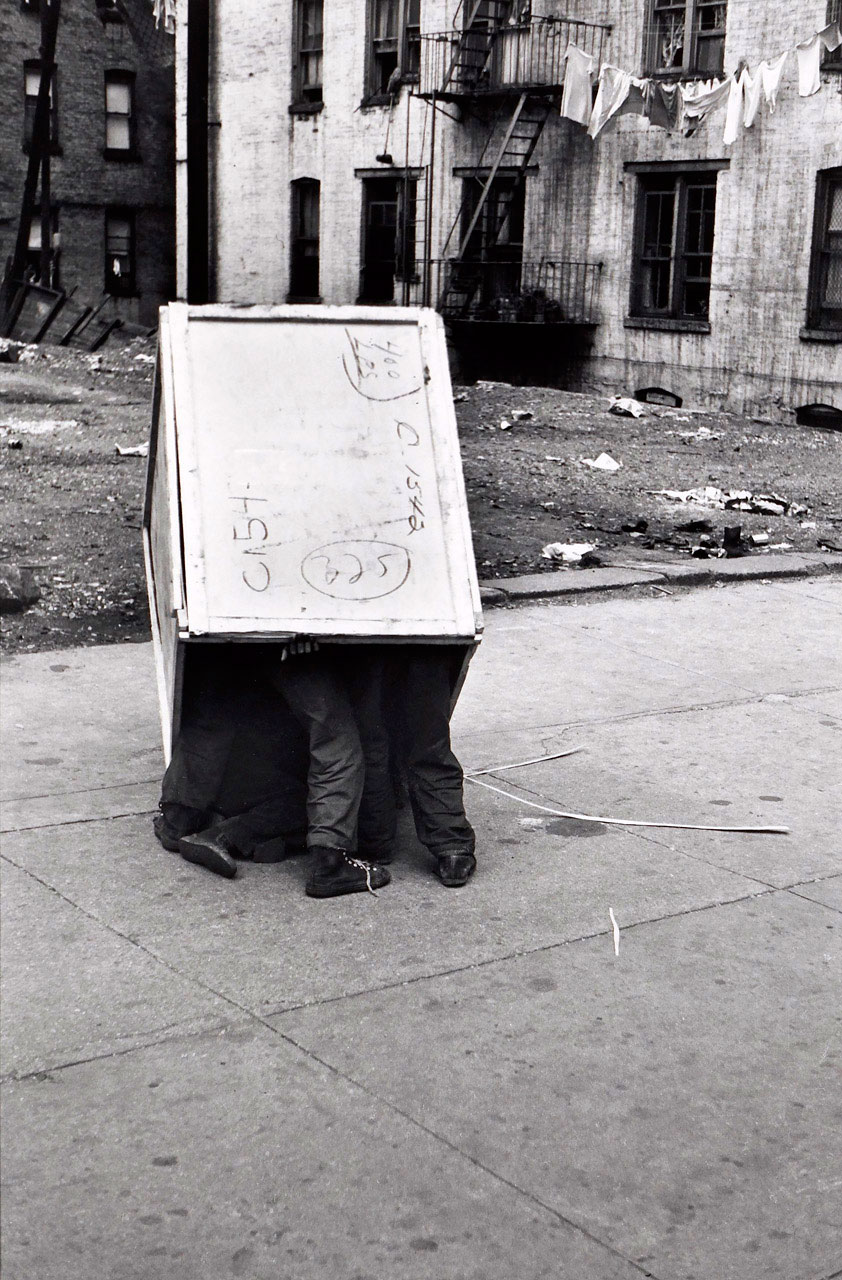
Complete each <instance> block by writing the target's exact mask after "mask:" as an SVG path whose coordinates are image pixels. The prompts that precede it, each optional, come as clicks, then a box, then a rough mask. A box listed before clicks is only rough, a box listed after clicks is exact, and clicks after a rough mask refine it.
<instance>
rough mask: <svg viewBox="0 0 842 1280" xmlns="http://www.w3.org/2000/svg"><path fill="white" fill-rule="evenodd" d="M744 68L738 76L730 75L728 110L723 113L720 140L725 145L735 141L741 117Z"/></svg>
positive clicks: (727, 145)
mask: <svg viewBox="0 0 842 1280" xmlns="http://www.w3.org/2000/svg"><path fill="white" fill-rule="evenodd" d="M744 75H745V68H743V70H742V71H741V72H740V74H739V76H732V77H731V91H730V93H729V94H728V110H727V111H726V113H725V133H724V135H723V138H722V141H723V142H724V143H725V145H726V147H729V146H730V145H731V143H732V142H734V141H736V137H737V134H738V132H739V129H740V123H741V122H742V118H743V76H744Z"/></svg>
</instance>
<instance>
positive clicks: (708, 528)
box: [675, 520, 713, 533]
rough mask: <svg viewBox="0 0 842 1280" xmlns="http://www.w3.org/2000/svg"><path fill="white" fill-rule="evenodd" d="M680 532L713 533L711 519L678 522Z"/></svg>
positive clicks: (677, 527)
mask: <svg viewBox="0 0 842 1280" xmlns="http://www.w3.org/2000/svg"><path fill="white" fill-rule="evenodd" d="M675 527H676V529H677V531H678V532H679V533H713V525H712V524H711V522H710V520H688V521H687V523H686V524H677V525H676V526H675Z"/></svg>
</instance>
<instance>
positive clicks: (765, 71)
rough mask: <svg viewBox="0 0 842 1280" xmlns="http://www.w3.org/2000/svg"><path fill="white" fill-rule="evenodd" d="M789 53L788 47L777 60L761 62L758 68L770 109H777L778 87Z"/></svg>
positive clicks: (764, 95)
mask: <svg viewBox="0 0 842 1280" xmlns="http://www.w3.org/2000/svg"><path fill="white" fill-rule="evenodd" d="M789 55H790V50H789V49H787V51H786V53H782V54H781V56H780V57H779V58H778V59H777V60H776V61H775V62H761V64H760V66H759V67H758V68H757V70H758V72H759V73H760V83H761V84H762V86H763V97H764V98H765V99H766V105H767V107H768V108H769V110H770V111H774V110H775V104H776V103H777V101H778V87H779V85H780V83H781V76H782V75H783V70H784V63H785V62H786V60H787V58H788V57H789Z"/></svg>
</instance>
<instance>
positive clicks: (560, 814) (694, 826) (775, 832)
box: [465, 773, 789, 836]
mask: <svg viewBox="0 0 842 1280" xmlns="http://www.w3.org/2000/svg"><path fill="white" fill-rule="evenodd" d="M465 780H466V781H467V782H473V783H474V784H475V785H476V786H478V787H485V789H486V790H487V791H496V792H497V794H498V795H500V796H505V797H506V798H507V799H508V800H517V802H518V804H525V805H528V806H529V808H530V809H538V810H539V811H540V812H541V813H549V814H551V815H552V816H553V817H554V818H575V819H576V821H577V822H601V823H604V824H605V825H606V826H610V827H664V828H668V829H669V830H671V831H726V832H733V833H734V834H738V833H741V834H744V835H755V836H788V835H789V827H708V826H703V825H700V824H699V823H696V822H643V821H642V820H641V819H639V818H597V817H595V816H594V815H593V814H592V813H568V812H567V811H566V810H564V809H550V808H548V806H547V805H545V804H536V803H535V801H534V800H526V799H525V798H524V797H523V796H515V795H512V793H511V791H504V790H503V788H502V787H493V786H492V785H491V783H490V782H481V781H480V779H479V778H477V777H475V776H473V775H471V774H469V773H467V774H465Z"/></svg>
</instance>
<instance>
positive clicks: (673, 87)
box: [646, 80, 683, 133]
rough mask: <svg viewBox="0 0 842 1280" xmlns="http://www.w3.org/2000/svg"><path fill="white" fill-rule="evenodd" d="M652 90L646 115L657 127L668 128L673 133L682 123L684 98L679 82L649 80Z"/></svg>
mask: <svg viewBox="0 0 842 1280" xmlns="http://www.w3.org/2000/svg"><path fill="white" fill-rule="evenodd" d="M649 85H650V90H651V92H650V93H649V100H648V103H647V111H646V115H647V117H648V119H649V123H650V124H651V125H653V126H654V128H656V129H666V130H667V132H668V133H673V132H674V131H675V130H676V129H678V128H679V126H680V123H681V107H682V102H683V99H682V97H681V94H680V92H679V86H678V85H677V84H661V82H660V81H653V80H650V81H649Z"/></svg>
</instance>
